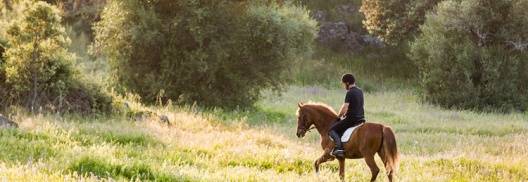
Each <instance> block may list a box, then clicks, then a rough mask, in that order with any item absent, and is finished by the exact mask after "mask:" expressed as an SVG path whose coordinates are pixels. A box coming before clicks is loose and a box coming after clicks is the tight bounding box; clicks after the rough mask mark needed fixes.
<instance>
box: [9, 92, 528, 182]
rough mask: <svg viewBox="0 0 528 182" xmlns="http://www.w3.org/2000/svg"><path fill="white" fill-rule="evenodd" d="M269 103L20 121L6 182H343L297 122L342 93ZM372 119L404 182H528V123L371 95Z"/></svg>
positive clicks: (357, 170)
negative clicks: (311, 104)
mask: <svg viewBox="0 0 528 182" xmlns="http://www.w3.org/2000/svg"><path fill="white" fill-rule="evenodd" d="M266 95H267V97H266V98H264V99H263V100H261V101H260V102H259V103H258V104H257V106H256V109H255V110H253V111H230V112H226V111H221V110H213V111H200V109H198V108H194V107H183V108H180V107H162V108H154V107H152V108H149V109H151V110H153V111H155V112H157V113H160V114H165V115H167V116H168V118H169V119H170V121H171V125H170V126H169V125H167V124H164V123H160V122H158V120H157V118H147V119H145V120H143V121H136V120H135V119H134V118H131V119H129V118H128V116H125V115H118V116H105V117H95V118H82V117H79V116H57V115H44V116H42V115H40V116H30V115H27V114H24V113H19V114H17V116H15V117H16V118H17V119H18V121H19V122H20V126H21V127H20V128H19V129H16V130H14V129H2V130H0V180H4V179H6V180H7V181H78V180H84V181H99V180H105V179H113V180H117V181H129V180H141V181H319V180H323V181H336V180H338V175H337V162H336V161H332V162H329V163H327V164H324V165H323V166H322V171H321V173H320V174H319V175H318V176H316V175H315V174H314V172H313V169H312V162H313V160H315V159H316V158H317V157H319V155H320V154H321V153H322V151H321V150H320V146H319V143H318V142H319V138H318V135H317V134H316V133H315V132H312V133H309V134H308V135H307V136H306V138H305V139H302V140H300V139H297V138H296V137H295V134H294V133H295V127H296V121H295V115H294V114H295V110H296V109H297V108H296V107H297V104H296V103H297V102H298V101H308V100H313V101H319V102H325V103H329V104H330V105H332V106H334V107H337V106H339V104H340V103H341V102H342V96H343V91H342V90H339V89H325V88H321V87H295V86H293V87H290V88H289V89H288V90H287V92H286V93H284V94H283V95H282V96H275V95H272V94H271V93H266ZM366 112H367V118H368V120H369V121H375V122H380V123H384V124H388V125H391V126H392V127H393V128H394V129H395V131H396V135H397V139H398V146H399V149H400V152H401V154H402V162H401V166H400V170H399V172H398V174H397V176H398V179H399V180H400V181H527V180H528V175H527V174H528V167H527V166H528V141H527V140H526V138H527V137H528V119H527V117H528V116H527V115H526V114H522V113H513V114H492V113H476V112H470V111H449V110H444V109H441V108H438V107H435V106H431V105H427V104H422V103H421V102H420V100H419V98H418V97H417V96H416V94H414V93H413V91H412V90H396V91H390V92H389V91H378V92H371V93H367V94H366ZM377 161H378V164H379V165H381V162H380V160H379V159H377ZM346 171H347V178H346V179H347V180H349V181H367V180H368V179H369V178H370V172H369V169H368V167H367V166H366V165H365V163H364V161H363V160H349V161H348V162H347V166H346ZM379 178H380V179H379V181H385V180H386V176H385V175H384V174H380V176H379Z"/></svg>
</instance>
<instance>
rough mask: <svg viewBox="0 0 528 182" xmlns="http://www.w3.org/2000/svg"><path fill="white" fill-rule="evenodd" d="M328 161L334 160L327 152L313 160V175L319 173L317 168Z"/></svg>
mask: <svg viewBox="0 0 528 182" xmlns="http://www.w3.org/2000/svg"><path fill="white" fill-rule="evenodd" d="M329 160H334V156H332V155H330V153H328V152H325V153H323V155H322V156H321V157H319V158H318V159H317V160H315V162H314V168H315V173H319V166H320V165H321V164H322V163H325V162H326V161H329Z"/></svg>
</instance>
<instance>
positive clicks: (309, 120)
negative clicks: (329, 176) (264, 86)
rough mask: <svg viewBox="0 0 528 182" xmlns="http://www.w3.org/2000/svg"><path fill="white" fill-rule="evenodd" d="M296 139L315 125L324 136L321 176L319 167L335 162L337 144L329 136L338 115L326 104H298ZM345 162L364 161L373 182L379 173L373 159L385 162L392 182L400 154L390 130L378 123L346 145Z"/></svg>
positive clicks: (358, 130)
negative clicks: (334, 152) (333, 151)
mask: <svg viewBox="0 0 528 182" xmlns="http://www.w3.org/2000/svg"><path fill="white" fill-rule="evenodd" d="M297 117H298V118H297V137H299V138H302V137H304V135H305V134H306V132H307V131H309V130H311V129H313V128H311V126H312V125H314V126H315V129H317V131H318V132H319V134H320V135H321V147H322V148H323V150H324V152H323V155H322V156H321V157H319V158H318V159H317V160H315V162H314V167H315V172H316V173H318V172H319V165H320V164H322V163H324V162H326V161H331V160H334V158H335V157H334V156H332V155H331V152H332V149H333V148H334V142H333V141H332V140H330V137H329V136H328V132H329V130H330V126H332V124H333V123H334V122H335V121H336V120H337V114H336V112H335V111H334V110H333V109H332V108H331V107H329V106H328V105H325V104H320V103H307V104H303V103H299V109H298V110H297ZM343 147H344V149H345V158H348V159H360V158H365V162H366V163H367V165H368V167H369V168H370V171H371V173H372V178H371V179H370V180H371V181H375V180H376V177H377V176H378V173H379V171H380V169H379V168H378V166H377V165H376V162H375V161H374V155H375V154H376V153H378V156H379V157H380V158H381V160H382V161H383V164H384V165H385V169H386V171H387V176H388V178H389V181H392V178H393V174H394V172H395V170H396V169H397V167H398V160H399V154H398V149H397V147H396V137H395V136H394V132H393V131H392V129H391V128H390V127H387V126H384V125H382V124H377V123H369V122H367V123H365V124H363V125H361V126H359V127H358V128H356V130H355V131H354V133H353V134H352V136H351V137H350V140H349V141H348V142H347V143H344V144H343ZM337 160H338V161H339V177H340V178H341V180H344V179H345V159H344V158H338V159H337Z"/></svg>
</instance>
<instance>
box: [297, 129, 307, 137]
mask: <svg viewBox="0 0 528 182" xmlns="http://www.w3.org/2000/svg"><path fill="white" fill-rule="evenodd" d="M305 134H306V131H304V130H302V129H297V137H298V138H302V137H304V135H305Z"/></svg>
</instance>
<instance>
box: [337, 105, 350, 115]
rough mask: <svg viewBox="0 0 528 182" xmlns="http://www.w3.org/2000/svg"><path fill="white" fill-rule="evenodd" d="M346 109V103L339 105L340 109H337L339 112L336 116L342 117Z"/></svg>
mask: <svg viewBox="0 0 528 182" xmlns="http://www.w3.org/2000/svg"><path fill="white" fill-rule="evenodd" d="M347 111H348V103H343V105H342V106H341V109H339V114H338V115H337V117H339V118H341V117H343V116H344V115H345V114H346V113H347Z"/></svg>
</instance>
